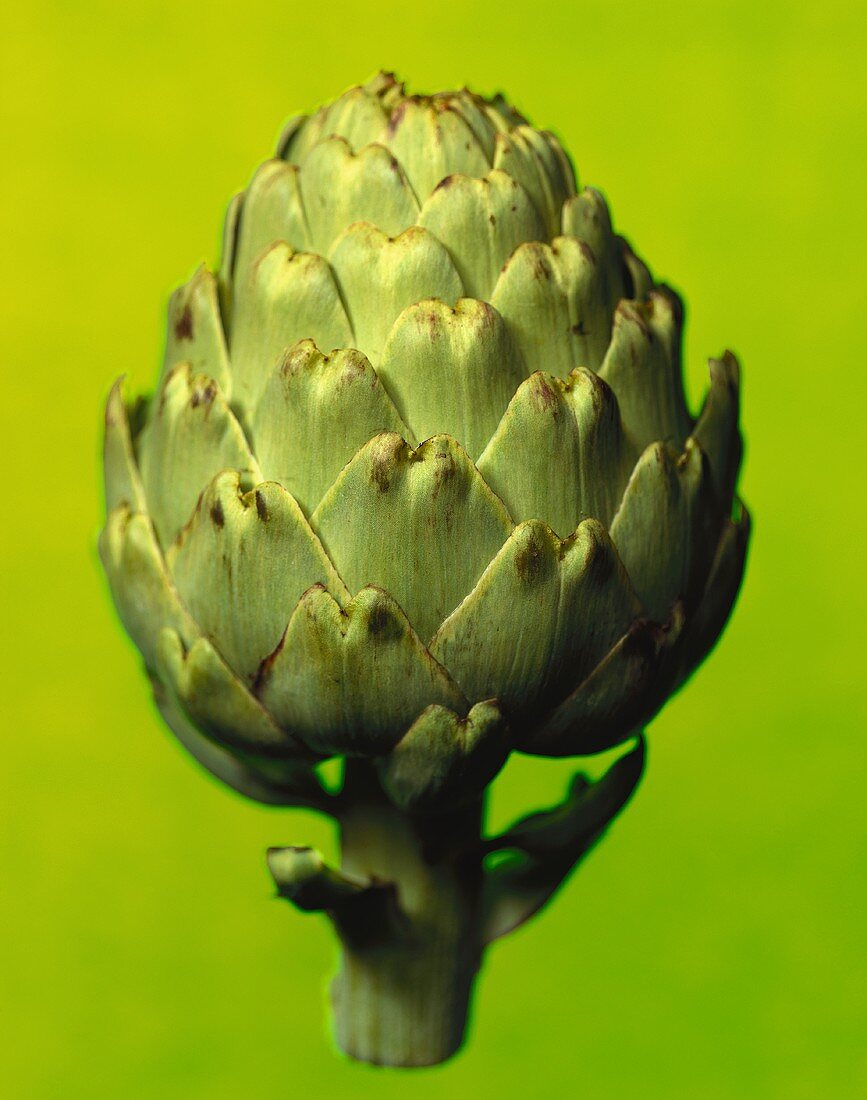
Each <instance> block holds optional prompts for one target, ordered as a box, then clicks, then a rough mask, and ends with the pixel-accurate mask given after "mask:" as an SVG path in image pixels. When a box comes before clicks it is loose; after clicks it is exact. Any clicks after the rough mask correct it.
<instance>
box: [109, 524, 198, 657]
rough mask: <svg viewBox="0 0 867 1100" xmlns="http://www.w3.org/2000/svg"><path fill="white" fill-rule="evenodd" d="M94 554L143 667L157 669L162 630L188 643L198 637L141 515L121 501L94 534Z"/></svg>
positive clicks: (154, 536) (152, 534) (151, 529)
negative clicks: (96, 541)
mask: <svg viewBox="0 0 867 1100" xmlns="http://www.w3.org/2000/svg"><path fill="white" fill-rule="evenodd" d="M99 556H100V558H101V560H102V565H103V568H104V569H105V572H106V575H107V577H108V583H109V586H110V588H111V594H112V597H113V599H114V605H115V607H116V608H117V613H118V615H119V616H120V620H121V622H122V623H123V625H124V628H125V629H126V632H127V634H129V636H130V638H132V640H133V641H134V642H135V644H136V646H137V647H138V649H139V650H140V651H141V654H142V656H143V657H144V661H145V665H146V666H147V668H148V669H151V670H153V669H155V668H156V662H157V642H158V639H159V634H160V631H161V630H162V628H163V627H164V626H170V627H172V628H173V629H175V630H177V631H178V633H179V634H180V635H181V637H182V638H183V639H184V640H185V641H188V642H189V641H192V640H193V639H194V638H195V637H196V636H197V633H198V631H197V629H196V626H195V624H194V623H193V622H192V620H191V619H190V617H189V615H188V614H187V612H186V609H185V608H184V607H183V605H182V604H181V602H180V600H179V598H178V594H177V592H176V591H175V588H174V586H173V584H172V581H171V579H170V577H169V575H168V573H167V571H166V568H165V564H164V562H163V557H162V554H161V552H160V548H159V544H158V543H157V539H156V534H155V533H154V529H153V524H152V523H151V521H150V519H149V518H148V517H147V516H146V515H143V514H142V513H140V512H133V511H131V510H130V507H129V505H128V504H126V503H123V504H119V505H118V506H117V507H116V508H114V509H113V510H112V511H111V512H110V513H109V515H108V520H107V522H106V525H105V527H104V528H103V530H102V533H101V534H100V536H99Z"/></svg>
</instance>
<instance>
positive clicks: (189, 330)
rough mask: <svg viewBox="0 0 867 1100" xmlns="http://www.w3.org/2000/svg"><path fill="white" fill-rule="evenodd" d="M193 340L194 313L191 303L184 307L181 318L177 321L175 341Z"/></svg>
mask: <svg viewBox="0 0 867 1100" xmlns="http://www.w3.org/2000/svg"><path fill="white" fill-rule="evenodd" d="M192 338H193V311H192V308H191V307H190V305H189V303H187V305H185V306H184V308H183V312H182V313H181V315H180V317H178V319H177V320H176V321H175V339H176V340H192Z"/></svg>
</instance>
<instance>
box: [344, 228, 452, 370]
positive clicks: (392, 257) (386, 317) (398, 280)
mask: <svg viewBox="0 0 867 1100" xmlns="http://www.w3.org/2000/svg"><path fill="white" fill-rule="evenodd" d="M329 260H330V262H331V266H332V268H333V269H334V274H335V276H336V278H337V282H338V285H339V287H340V293H341V295H342V298H343V301H344V303H345V305H346V310H347V314H348V316H349V321H350V324H351V325H352V330H353V332H354V334H355V346H356V347H357V348H358V349H359V350H360V351H362V352H364V354H365V355H366V356H367V357H368V359H370V361H371V362H372V363H373V364H374V365H375V366H378V365H379V362H380V358H381V356H382V349H383V348H384V347H385V342H386V340H387V338H388V334H389V331H390V330H391V327H392V325H393V324H394V323H395V321H396V319H397V317H398V315H399V314H401V313H402V312H403V310H405V309H406V308H407V307H408V306H411V305H413V304H414V303H416V302H420V301H422V299H424V298H439V299H440V300H441V301H442V302H444V303H446V305H449V306H453V305H454V304H455V302H457V300H458V298H460V297H461V296H462V295H463V292H464V288H463V283H462V282H461V278H460V275H458V273H457V270H456V268H455V265H454V263H453V262H452V258H451V256H449V254H448V251H447V249H446V248H445V247H444V246H443V245H442V244H440V242H439V241H438V240H437V239H436V237H434V236H433V235H432V234H431V233H428V232H427V230H426V229H422V228H421V226H418V225H413V226H410V228H409V229H406V230H404V232H403V233H401V234H400V235H399V236H397V237H388V236H386V234H385V233H383V232H382V230H381V229H377V228H376V227H375V226H373V225H370V224H369V223H368V222H356V223H354V224H353V225H350V226H349V227H348V228H347V229H346V230H345V231H344V232H343V233H342V234H341V235H340V236H339V237H338V238H337V240H336V241H335V242H334V245H333V247H332V249H331V253H330V256H329Z"/></svg>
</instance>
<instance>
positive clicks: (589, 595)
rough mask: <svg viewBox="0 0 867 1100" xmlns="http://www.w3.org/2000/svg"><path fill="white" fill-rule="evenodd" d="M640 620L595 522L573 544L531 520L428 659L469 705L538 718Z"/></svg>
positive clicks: (516, 532) (606, 539)
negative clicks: (496, 706) (495, 703)
mask: <svg viewBox="0 0 867 1100" xmlns="http://www.w3.org/2000/svg"><path fill="white" fill-rule="evenodd" d="M638 614H640V604H639V603H638V601H637V599H636V597H635V593H634V592H633V590H632V588H631V586H630V584H629V581H628V578H627V577H626V575H625V574H624V571H623V568H622V566H621V564H620V561H619V559H618V557H617V553H616V551H615V550H614V547H613V546H612V544H611V540H610V539H609V537H608V535H607V533H606V532H605V530H604V528H603V527H602V526H601V525H600V524H599V523H598V522H597V521H596V520H586V521H585V522H584V523H582V524H581V525H580V527H579V528H578V529H577V531H575V533H574V535H572V536H570V538H568V539H565V540H561V539H559V538H557V536H556V535H555V534H554V533H553V532H552V531H551V529H550V528H549V527H548V526H547V525H546V524H544V523H541V522H540V521H538V520H531V521H528V522H526V523H521V524H519V525H518V526H517V527H516V528H515V530H514V531H513V532H512V534H511V536H510V537H509V539H508V540H507V541H506V543H505V544H504V546H503V547H502V549H501V550H500V552H499V553H498V554H497V556H496V557H495V558H494V560H493V561H492V562H491V564H490V566H489V567H488V568H487V569H486V570H485V573H484V574H483V576H482V577H481V579H480V580H479V583H478V584H477V585H476V587H475V588H474V589H473V591H472V592H471V593H470V594H469V595H468V596H467V598H466V599H465V600H464V601H463V602H462V603H461V605H460V606H459V607H458V608H457V609H456V610H455V611H454V613H453V614H452V615H451V616H450V617H449V618H448V619H447V620H446V621H445V622H444V623H443V625H442V626H441V627H440V629H439V630H438V631H437V633H436V635H435V636H434V638H433V640H432V641H431V645H430V649H431V653H432V654H433V655H434V657H436V659H437V660H438V661H440V662H441V663H442V664H443V665H444V666H445V667H446V668H447V669H448V670H449V672H450V673H451V674H452V676H454V678H455V680H456V681H457V683H458V684H459V685H460V686H461V688H462V689H463V691H464V692H465V694H466V695H467V697H468V698H469V699H471V700H477V699H489V698H497V699H499V700H501V701H502V703H503V705H504V707H505V708H506V709H507V711H508V713H510V715H511V714H514V715H516V716H518V715H526V714H532V713H533V712H534V711H536V710H537V709H538V707H539V706H543V705H545V704H546V703H548V702H549V701H551V700H553V699H556V698H558V697H559V698H562V697H563V695H565V694H567V693H568V691H569V690H570V689H571V688H572V687H574V685H575V684H576V683H579V682H580V681H581V680H582V679H583V678H584V677H585V676H586V675H587V673H588V672H589V670H590V669H592V668H593V667H594V666H595V665H596V664H597V663H598V661H599V660H600V658H601V657H602V655H603V654H605V653H606V652H607V651H608V650H609V649H610V648H611V646H612V645H614V644H615V642H616V640H617V639H618V638H619V637H620V636H621V635H622V634H623V633H624V631H625V630H626V629H627V628H628V626H629V624H630V623H631V622H632V621H633V620H634V619H635V617H636V616H637V615H638Z"/></svg>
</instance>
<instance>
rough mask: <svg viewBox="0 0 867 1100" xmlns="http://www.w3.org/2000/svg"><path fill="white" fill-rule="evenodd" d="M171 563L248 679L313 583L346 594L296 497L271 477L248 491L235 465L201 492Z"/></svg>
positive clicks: (182, 589) (192, 604) (204, 621)
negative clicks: (244, 488)
mask: <svg viewBox="0 0 867 1100" xmlns="http://www.w3.org/2000/svg"><path fill="white" fill-rule="evenodd" d="M168 564H169V568H170V570H171V573H172V577H173V579H174V583H175V585H176V586H177V589H178V592H179V593H180V595H181V598H182V599H183V601H184V604H185V605H186V607H187V608H188V609H189V611H190V613H191V615H192V616H193V617H194V618H195V620H196V622H197V623H198V624H199V626H200V627H201V630H202V633H203V634H204V635H205V636H206V637H207V638H208V639H209V640H210V641H211V642H212V643H213V644H214V646H215V648H216V649H217V651H218V652H219V653H220V655H221V656H222V657H223V658H224V659H225V661H226V662H227V664H228V665H229V667H230V668H231V669H232V670H233V671H234V672H235V673H237V675H238V676H239V677H241V678H242V679H243V680H245V681H246V682H247V683H251V682H252V681H253V680H254V679H255V676H256V673H257V671H258V668H259V665H260V663H261V661H263V660H264V658H265V657H267V656H268V654H269V653H271V651H272V650H273V649H274V647H275V646H276V645H277V643H278V642H279V640H280V638H281V636H282V634H283V630H284V629H285V627H286V624H287V622H288V621H289V616H290V615H291V614H292V610H293V608H294V607H295V605H296V603H297V602H298V600H299V599H300V597H301V594H302V593H303V592H305V591H306V590H307V589H308V588H310V586H311V585H314V584H324V585H325V586H326V587H327V588H328V589H329V591H331V592H333V593H334V594H335V596H337V597H338V598H340V599H341V600H343V599H346V598H347V593H346V590H345V588H344V587H343V584H342V582H341V580H340V577H339V576H338V575H337V573H336V571H335V569H334V567H333V566H332V564H331V562H330V561H329V560H328V557H327V555H326V554H325V552H324V551H323V549H322V546H321V545H320V543H319V540H318V539H317V538H316V536H315V535H314V534H313V532H312V531H311V529H310V527H309V525H308V523H307V520H306V519H305V518H304V514H303V512H302V511H301V509H300V508H299V507H298V504H297V503H296V501H295V500H294V498H293V497H292V496H291V495H290V494H289V493H287V492H286V490H285V489H284V488H282V486H280V485H277V484H276V483H275V482H272V481H271V482H269V481H266V482H262V484H260V485H257V486H256V487H255V488H253V489H250V490H249V491H248V492H244V491H243V490H242V488H241V480H240V476H239V475H238V473H237V472H236V471H232V470H227V471H225V472H224V473H222V474H219V475H218V476H217V477H216V478H214V480H213V481H212V482H211V484H210V485H209V486H208V488H207V489H206V491H205V492H204V493H203V494H202V496H201V499H200V500H199V503H198V505H197V507H196V511H195V513H194V514H193V517H192V519H191V521H190V523H189V524H188V526H187V527H186V528H185V529H184V531H183V533H182V535H181V537H180V540H179V541H178V542H177V543H175V544H174V545H173V546H172V548H171V550H170V552H169V555H168Z"/></svg>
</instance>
